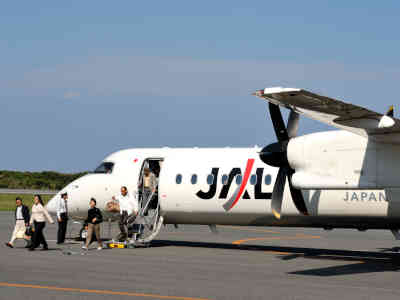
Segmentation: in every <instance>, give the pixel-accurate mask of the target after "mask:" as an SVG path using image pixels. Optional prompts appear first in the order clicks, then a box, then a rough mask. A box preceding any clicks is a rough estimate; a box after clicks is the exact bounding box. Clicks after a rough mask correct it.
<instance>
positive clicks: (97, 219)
mask: <svg viewBox="0 0 400 300" xmlns="http://www.w3.org/2000/svg"><path fill="white" fill-rule="evenodd" d="M89 205H90V209H89V210H88V217H87V219H86V221H85V225H86V228H87V235H86V243H85V245H84V246H82V249H84V250H88V247H89V244H90V242H91V241H92V236H93V232H94V234H95V235H96V239H97V242H98V243H99V246H98V247H97V250H101V249H103V246H102V243H101V238H100V223H101V222H103V215H102V214H101V211H100V209H98V208H97V207H96V199H94V198H92V199H90V202H89Z"/></svg>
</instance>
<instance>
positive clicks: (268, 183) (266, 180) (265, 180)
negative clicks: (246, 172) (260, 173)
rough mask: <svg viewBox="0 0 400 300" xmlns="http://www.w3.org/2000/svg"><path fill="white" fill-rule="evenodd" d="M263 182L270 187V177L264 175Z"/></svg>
mask: <svg viewBox="0 0 400 300" xmlns="http://www.w3.org/2000/svg"><path fill="white" fill-rule="evenodd" d="M264 182H265V184H266V185H270V184H271V175H266V176H265V179H264Z"/></svg>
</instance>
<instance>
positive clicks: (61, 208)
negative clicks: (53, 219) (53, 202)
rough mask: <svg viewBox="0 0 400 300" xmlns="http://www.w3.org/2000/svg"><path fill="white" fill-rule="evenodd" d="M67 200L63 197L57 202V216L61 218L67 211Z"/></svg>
mask: <svg viewBox="0 0 400 300" xmlns="http://www.w3.org/2000/svg"><path fill="white" fill-rule="evenodd" d="M66 202H67V201H65V200H64V199H63V198H59V199H58V202H57V218H60V215H61V214H62V213H67V203H66Z"/></svg>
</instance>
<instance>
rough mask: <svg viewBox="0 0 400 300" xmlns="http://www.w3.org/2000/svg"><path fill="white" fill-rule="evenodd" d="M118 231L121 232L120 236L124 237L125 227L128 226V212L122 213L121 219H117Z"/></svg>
mask: <svg viewBox="0 0 400 300" xmlns="http://www.w3.org/2000/svg"><path fill="white" fill-rule="evenodd" d="M118 224H119V230H120V231H121V234H123V235H125V236H126V234H127V232H126V225H127V224H128V212H127V211H125V210H124V211H122V214H121V217H120V219H119V223H118Z"/></svg>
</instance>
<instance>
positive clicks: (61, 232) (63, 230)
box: [57, 213, 68, 244]
mask: <svg viewBox="0 0 400 300" xmlns="http://www.w3.org/2000/svg"><path fill="white" fill-rule="evenodd" d="M60 218H61V222H60V221H58V232H57V244H61V243H64V241H65V235H66V234H67V224H68V217H67V214H66V213H62V214H60Z"/></svg>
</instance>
